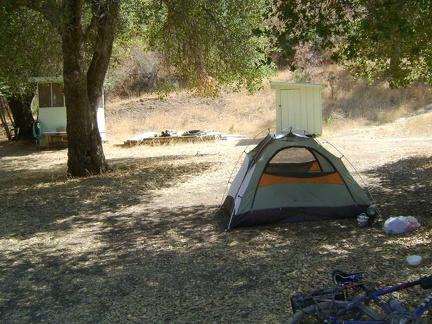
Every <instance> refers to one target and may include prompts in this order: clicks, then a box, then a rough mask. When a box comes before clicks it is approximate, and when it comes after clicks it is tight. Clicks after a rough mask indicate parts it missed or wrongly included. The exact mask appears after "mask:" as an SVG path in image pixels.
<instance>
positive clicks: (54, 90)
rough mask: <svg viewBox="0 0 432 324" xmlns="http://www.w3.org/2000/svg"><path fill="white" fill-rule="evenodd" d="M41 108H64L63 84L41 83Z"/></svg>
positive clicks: (39, 93)
mask: <svg viewBox="0 0 432 324" xmlns="http://www.w3.org/2000/svg"><path fill="white" fill-rule="evenodd" d="M38 95H39V107H40V108H47V107H64V106H65V104H64V96H63V84H61V83H39V85H38Z"/></svg>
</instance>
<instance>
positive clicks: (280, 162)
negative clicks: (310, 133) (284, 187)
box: [265, 147, 335, 175]
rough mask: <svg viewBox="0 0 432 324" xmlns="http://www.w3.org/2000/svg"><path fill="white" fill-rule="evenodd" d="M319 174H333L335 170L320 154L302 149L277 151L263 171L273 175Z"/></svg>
mask: <svg viewBox="0 0 432 324" xmlns="http://www.w3.org/2000/svg"><path fill="white" fill-rule="evenodd" d="M320 172H325V173H328V172H335V169H334V168H333V166H332V165H331V164H330V163H329V162H328V160H327V159H326V158H324V157H323V156H322V155H321V154H319V153H317V152H313V153H312V152H311V151H309V150H308V149H306V148H303V147H291V148H287V149H284V150H281V151H279V152H278V153H277V154H276V155H275V156H274V157H273V158H272V159H271V161H270V162H269V163H268V164H267V167H266V169H265V173H267V174H273V175H288V174H292V173H300V174H301V173H320Z"/></svg>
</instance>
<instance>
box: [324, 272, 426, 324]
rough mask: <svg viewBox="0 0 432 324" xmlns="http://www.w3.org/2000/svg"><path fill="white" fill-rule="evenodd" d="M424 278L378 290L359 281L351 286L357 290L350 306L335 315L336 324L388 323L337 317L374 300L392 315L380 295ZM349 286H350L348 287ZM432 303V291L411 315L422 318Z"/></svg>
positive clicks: (407, 286) (412, 284)
mask: <svg viewBox="0 0 432 324" xmlns="http://www.w3.org/2000/svg"><path fill="white" fill-rule="evenodd" d="M421 280H422V279H418V280H415V281H408V282H405V283H401V284H398V285H395V286H392V287H390V288H386V289H381V290H376V291H373V290H371V289H369V288H368V287H367V286H366V285H364V284H363V283H357V284H354V285H352V286H351V288H353V289H354V290H355V291H354V292H353V293H352V294H351V295H350V297H349V298H348V302H349V305H348V307H346V308H345V309H344V310H342V311H341V312H339V313H338V314H336V315H335V316H334V323H335V324H342V323H344V324H361V323H363V324H365V323H366V324H367V323H375V324H377V323H382V324H384V323H388V321H386V320H382V321H380V320H378V321H339V320H338V319H337V318H338V317H339V316H341V315H343V314H344V313H346V312H348V311H350V310H352V309H353V308H355V307H356V305H358V304H360V303H364V304H365V305H368V304H369V303H370V302H374V303H375V304H376V305H377V306H378V307H379V308H381V309H382V311H383V312H384V313H385V314H386V315H390V314H391V313H392V312H393V310H392V309H391V308H390V307H389V306H388V305H387V304H386V303H385V302H383V301H382V300H381V299H380V297H381V296H384V295H387V294H390V293H392V292H395V291H399V290H404V289H407V288H410V287H413V286H417V285H419V284H420V282H421ZM348 288H349V287H348ZM360 289H361V290H363V291H364V292H365V293H366V294H365V295H362V296H359V297H356V298H354V295H356V294H357V292H358V290H360ZM317 300H319V301H325V302H329V301H331V302H333V303H335V304H337V303H344V302H343V301H337V300H329V299H327V298H317ZM431 305H432V293H431V294H429V296H428V297H426V298H425V300H424V301H423V302H422V303H421V304H420V306H419V307H418V308H417V309H416V310H414V311H413V312H410V315H411V316H413V317H415V318H418V319H419V318H420V317H421V316H422V315H423V314H424V312H425V311H426V310H427V309H428V308H429V307H430V306H431Z"/></svg>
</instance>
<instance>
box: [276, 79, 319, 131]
mask: <svg viewBox="0 0 432 324" xmlns="http://www.w3.org/2000/svg"><path fill="white" fill-rule="evenodd" d="M270 86H271V88H272V89H275V90H276V132H277V133H281V132H286V131H289V130H290V129H291V128H292V129H297V130H304V131H306V132H307V133H309V134H311V135H315V136H318V135H321V134H322V104H321V92H322V90H323V89H324V88H325V85H324V84H312V83H290V82H271V83H270Z"/></svg>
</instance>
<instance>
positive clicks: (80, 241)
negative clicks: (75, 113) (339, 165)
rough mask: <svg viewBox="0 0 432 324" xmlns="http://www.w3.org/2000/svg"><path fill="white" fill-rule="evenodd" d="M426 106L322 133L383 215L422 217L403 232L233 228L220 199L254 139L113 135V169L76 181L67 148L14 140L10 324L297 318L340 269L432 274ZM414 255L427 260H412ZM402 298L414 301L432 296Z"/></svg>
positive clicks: (376, 279)
mask: <svg viewBox="0 0 432 324" xmlns="http://www.w3.org/2000/svg"><path fill="white" fill-rule="evenodd" d="M425 116H426V115H422V116H416V117H413V118H411V119H406V120H401V121H398V122H396V123H393V124H391V125H385V126H376V127H369V128H363V129H357V130H352V131H351V132H350V133H345V134H341V133H340V134H334V135H332V136H327V137H323V138H321V139H320V141H321V142H322V143H323V145H326V147H327V146H329V147H330V148H331V149H334V148H332V147H331V145H333V146H334V147H335V148H337V149H338V150H339V152H337V151H336V153H335V154H336V155H338V156H341V155H343V156H344V157H346V158H347V159H348V161H349V162H350V163H348V166H349V168H351V167H352V166H353V167H354V168H355V170H356V172H355V175H356V176H357V178H358V180H359V182H360V184H361V185H364V186H366V187H367V188H368V190H369V192H370V193H371V195H372V197H373V198H374V202H375V203H376V205H377V207H378V208H379V210H380V212H381V214H382V217H383V219H386V218H387V217H391V216H401V215H403V216H408V215H412V216H415V217H416V218H417V219H418V220H419V222H420V224H421V227H420V229H419V230H418V231H416V232H413V233H406V234H402V235H386V234H385V233H384V231H383V229H382V227H381V226H375V227H368V228H361V227H358V226H357V224H356V220H355V219H344V220H338V221H322V222H307V223H293V224H288V225H284V226H269V227H259V228H244V229H235V230H232V231H229V232H226V231H225V226H226V225H227V221H228V220H227V218H226V216H225V215H224V214H223V213H222V212H220V211H219V206H220V204H221V203H222V201H223V199H224V197H225V194H226V191H227V188H228V185H229V180H230V179H231V178H232V176H233V175H234V173H235V172H236V171H237V169H238V167H239V163H240V162H241V161H242V159H243V155H242V152H244V151H245V150H248V149H250V148H251V146H245V145H243V143H242V142H240V143H239V142H223V141H220V142H208V143H195V144H175V145H168V146H159V147H149V146H135V147H130V148H125V147H121V146H119V145H118V144H119V143H107V144H106V145H105V154H106V157H107V159H108V162H109V163H110V165H111V167H112V169H113V170H112V172H110V173H107V174H105V175H102V176H93V177H89V178H85V179H74V178H72V179H70V178H68V177H66V159H67V150H65V149H57V150H41V149H38V148H36V147H35V146H33V145H25V144H24V143H19V142H18V143H12V144H11V143H1V144H0V193H1V196H0V215H1V218H0V219H1V222H0V246H1V254H0V322H1V323H38V322H43V323H283V322H286V321H287V319H288V317H289V316H290V314H291V308H290V297H291V296H292V295H293V294H295V293H297V292H299V291H307V290H310V289H315V288H322V287H323V286H326V285H329V284H330V273H331V272H332V270H334V269H341V270H346V271H358V270H364V271H368V272H369V273H370V276H369V278H368V282H369V283H370V284H371V285H376V286H382V285H390V284H395V283H398V282H401V281H404V280H407V279H415V278H417V277H419V276H424V275H430V274H431V270H432V255H431V250H430V242H431V236H432V221H431V220H430V211H431V210H432V208H431V207H432V206H431V199H430V197H431V192H432V183H431V179H432V163H431V157H432V142H431V138H432V137H431V135H432V134H430V132H429V130H428V129H426V130H421V129H417V128H413V127H412V126H411V125H412V124H414V125H415V124H416V123H418V122H419V118H425ZM428 116H429V115H428ZM429 117H430V116H429ZM419 125H420V123H419ZM412 129H415V131H412ZM408 130H409V131H408ZM329 143H330V144H331V145H330V144H329ZM414 253H415V254H420V255H421V256H423V262H422V263H421V265H420V266H418V267H411V266H409V265H407V263H406V262H405V257H406V256H408V255H410V254H414ZM396 297H400V298H401V299H402V300H403V301H404V302H405V303H406V304H408V305H409V306H413V305H415V304H416V303H419V302H420V299H421V298H424V297H426V293H425V292H424V291H421V290H416V289H414V290H413V291H412V292H410V293H407V294H404V293H400V294H398V296H396ZM426 320H427V319H426ZM429 320H430V321H431V322H432V317H431V316H429Z"/></svg>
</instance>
